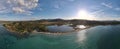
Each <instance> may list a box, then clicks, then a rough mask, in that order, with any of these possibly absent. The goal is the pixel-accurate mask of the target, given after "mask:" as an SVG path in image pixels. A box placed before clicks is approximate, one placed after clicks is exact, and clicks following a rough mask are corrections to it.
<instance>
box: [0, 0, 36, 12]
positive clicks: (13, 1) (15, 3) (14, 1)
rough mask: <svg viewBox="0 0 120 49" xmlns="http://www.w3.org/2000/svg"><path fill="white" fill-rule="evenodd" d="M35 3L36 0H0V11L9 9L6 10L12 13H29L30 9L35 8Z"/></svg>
mask: <svg viewBox="0 0 120 49" xmlns="http://www.w3.org/2000/svg"><path fill="white" fill-rule="evenodd" d="M37 5H38V0H2V2H0V11H2V9H4V10H7V9H9V10H8V11H10V12H14V13H20V14H21V13H25V12H28V13H31V11H30V10H32V9H33V8H36V7H37ZM1 7H2V8H1ZM29 11H30V12H29Z"/></svg>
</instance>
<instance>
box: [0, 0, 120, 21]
mask: <svg viewBox="0 0 120 49" xmlns="http://www.w3.org/2000/svg"><path fill="white" fill-rule="evenodd" d="M119 2H120V0H1V1H0V20H14V21H15V20H38V19H54V18H62V19H87V20H120V3H119Z"/></svg>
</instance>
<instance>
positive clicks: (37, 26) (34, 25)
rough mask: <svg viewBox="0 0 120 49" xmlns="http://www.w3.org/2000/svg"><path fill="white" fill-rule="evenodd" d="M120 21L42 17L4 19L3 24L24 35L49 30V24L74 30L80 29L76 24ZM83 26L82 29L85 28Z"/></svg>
mask: <svg viewBox="0 0 120 49" xmlns="http://www.w3.org/2000/svg"><path fill="white" fill-rule="evenodd" d="M118 24H120V21H95V20H79V19H72V20H64V19H42V20H35V21H4V23H3V26H4V27H5V28H6V29H7V30H8V31H10V32H11V33H12V34H15V35H17V36H26V35H29V34H31V33H34V32H45V33H46V32H50V31H49V30H48V29H47V26H50V25H58V26H60V25H69V26H71V27H73V28H74V31H76V30H82V29H81V28H77V27H76V26H77V25H85V26H87V27H86V28H90V27H92V26H97V25H118ZM86 28H84V29H86ZM50 33H52V32H50Z"/></svg>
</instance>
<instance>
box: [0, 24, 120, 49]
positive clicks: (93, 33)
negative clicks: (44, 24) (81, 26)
mask: <svg viewBox="0 0 120 49" xmlns="http://www.w3.org/2000/svg"><path fill="white" fill-rule="evenodd" d="M9 33H10V32H9V31H7V30H6V29H5V28H4V27H2V26H0V49H120V25H114V26H110V25H109V26H96V27H92V28H89V29H85V30H82V31H78V32H76V33H68V34H61V35H52V34H35V35H30V36H29V37H28V38H23V39H17V38H16V37H14V36H12V35H10V34H9Z"/></svg>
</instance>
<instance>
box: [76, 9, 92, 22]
mask: <svg viewBox="0 0 120 49" xmlns="http://www.w3.org/2000/svg"><path fill="white" fill-rule="evenodd" d="M76 18H77V19H87V20H93V19H94V17H93V15H91V14H90V13H89V12H88V11H87V10H79V11H78V13H77V17H76Z"/></svg>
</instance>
